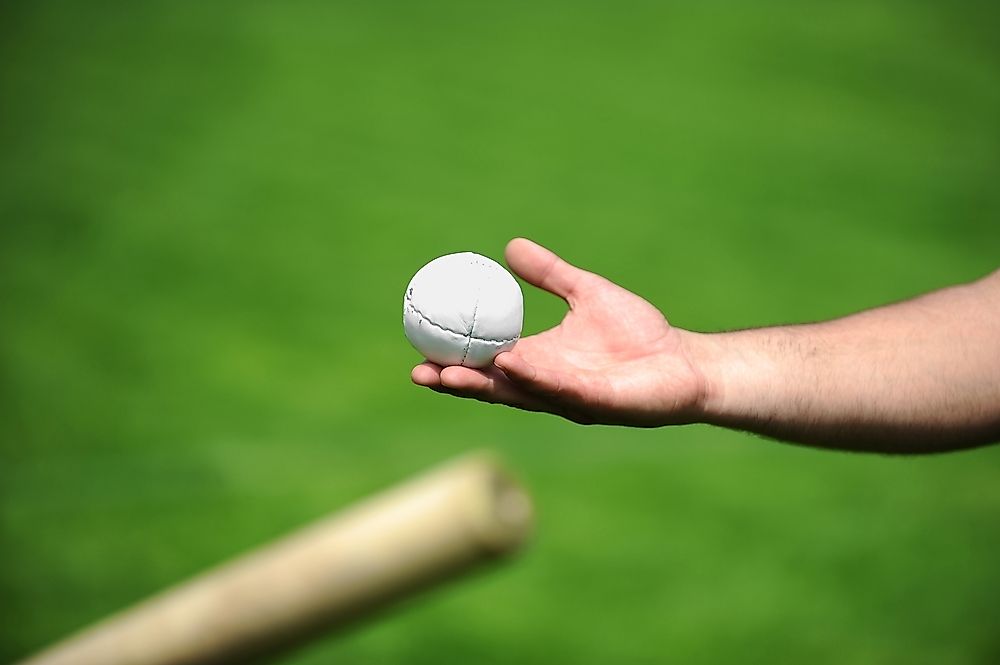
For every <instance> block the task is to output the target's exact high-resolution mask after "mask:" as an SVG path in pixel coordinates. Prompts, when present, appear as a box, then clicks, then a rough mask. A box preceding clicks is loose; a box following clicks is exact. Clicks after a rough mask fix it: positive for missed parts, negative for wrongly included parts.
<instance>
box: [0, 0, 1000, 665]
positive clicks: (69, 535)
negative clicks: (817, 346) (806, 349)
mask: <svg viewBox="0 0 1000 665" xmlns="http://www.w3.org/2000/svg"><path fill="white" fill-rule="evenodd" d="M998 24H1000V13H998V11H997V10H996V5H995V4H994V3H985V2H984V3H973V2H956V3H922V2H885V1H877V2H863V1H857V2H837V3H834V2H823V3H793V2H787V3H786V2H760V3H739V2H707V3H658V2H656V3H652V2H651V3H617V4H615V3H590V2H564V3H563V2H559V3H555V2H553V3H530V2H525V3H520V2H516V3H437V2H421V3H403V2H382V3H314V4H311V3H304V2H288V3H270V4H268V3H194V2H144V3H101V4H99V5H94V4H92V3H62V2H53V3H27V2H24V3H16V2H5V3H3V5H0V661H7V660H11V659H13V658H15V657H18V656H20V655H23V654H25V653H27V652H29V651H30V650H32V649H35V648H38V647H40V646H42V645H43V644H45V643H47V642H50V641H51V640H53V639H55V638H57V637H59V636H61V635H63V634H64V633H66V632H67V631H70V630H73V629H75V628H77V627H79V626H81V625H83V624H85V623H87V622H89V621H91V620H94V619H97V618H99V617H101V616H103V615H105V614H107V613H109V612H111V611H113V610H116V609H118V608H120V607H122V606H124V605H126V604H128V603H131V602H133V601H135V600H137V599H139V598H142V597H144V596H145V595H147V594H149V593H150V592H153V591H155V590H157V589H160V588H161V587H163V586H165V585H168V584H171V583H173V582H176V581H178V580H180V579H183V578H184V577H186V576H188V575H190V574H192V573H194V572H196V571H198V570H200V569H202V568H203V567H205V566H207V565H210V564H213V563H216V562H218V561H220V560H222V559H224V558H226V557H228V556H230V555H232V554H234V553H236V552H239V551H241V550H243V549H245V548H247V547H250V546H253V545H255V544H257V543H260V542H262V541H264V540H266V539H269V538H271V537H274V536H277V535H279V534H281V533H284V532H286V531H288V530H289V529H292V528H294V527H296V526H297V525H299V524H302V523H304V522H307V521H309V520H311V519H313V518H316V517H318V516H320V515H323V514H325V513H327V512H328V511H330V510H332V509H335V508H336V507H338V506H341V505H344V504H346V503H349V502H350V501H352V500H354V499H356V498H357V497H360V496H363V495H365V494H366V493H368V492H370V491H373V490H376V489H378V488H381V487H383V486H386V485H388V484H391V483H393V482H395V481H397V480H399V479H401V478H404V477H406V476H408V475H410V474H412V473H413V472H415V471H418V470H420V469H423V468H425V467H428V466H430V465H432V464H434V463H437V462H438V461H440V460H443V459H446V458H448V457H450V456H452V455H455V454H458V453H460V452H463V451H465V450H468V449H470V448H478V447H490V448H493V449H495V450H497V451H499V452H500V453H501V454H502V455H503V456H505V457H506V458H507V460H508V461H509V462H510V463H511V465H512V466H513V467H515V468H516V469H518V470H519V471H520V473H521V475H522V477H523V479H524V481H525V482H526V483H527V484H528V485H530V487H531V488H532V490H533V493H534V495H535V497H536V499H537V504H538V510H539V520H540V523H539V527H538V532H537V537H536V538H535V540H534V542H533V545H532V547H531V549H530V550H529V551H528V552H527V553H526V555H525V556H524V557H523V558H521V559H519V560H518V561H517V562H516V563H515V564H513V565H511V566H507V567H504V568H501V569H497V570H495V571H491V572H489V573H486V574H481V575H478V576H475V577H474V578H473V579H472V580H471V581H466V582H463V583H461V584H456V585H453V586H451V587H449V588H448V589H446V590H444V591H443V592H441V593H435V594H433V595H432V596H429V597H426V598H425V599H422V600H421V601H419V602H413V603H410V604H409V605H408V606H407V607H405V608H404V609H402V610H401V611H397V612H393V613H391V614H390V615H389V616H387V617H385V619H384V620H383V621H381V622H378V623H376V624H372V625H370V626H368V627H366V628H364V629H363V630H361V631H359V632H355V633H351V634H350V635H346V636H343V637H341V638H340V639H331V640H327V641H324V642H321V643H320V644H318V645H315V646H313V647H311V648H309V649H307V650H304V651H302V652H300V653H298V654H295V655H293V656H291V657H289V658H288V659H287V660H285V661H283V662H287V663H294V664H299V665H306V664H311V663H326V662H354V663H442V662H455V663H473V662H475V663H524V664H530V663H553V662H563V663H570V662H572V663H595V664H596V663H609V662H612V663H613V662H621V663H654V662H655V663H733V662H769V663H803V662H810V663H831V664H832V663H838V664H844V663H848V664H850V663H876V662H877V663H907V664H909V665H916V664H920V663H945V662H947V663H987V662H997V660H998V659H1000V637H998V636H1000V605H998V600H997V599H998V594H1000V566H998V565H997V561H998V554H1000V481H998V479H1000V449H983V450H979V451H972V452H966V453H961V454H954V455H947V456H938V457H928V458H919V459H890V458H883V457H877V456H861V455H848V454H837V453H829V452H818V451H811V450H806V449H801V448H796V447H792V446H783V445H779V444H775V443H772V442H768V441H764V440H760V439H756V438H753V437H750V436H746V435H742V434H738V433H732V432H726V431H722V430H718V429H711V428H707V427H687V428H678V429H661V430H653V431H634V430H625V429H615V428H602V427H594V428H585V427H580V426H576V425H573V424H571V423H567V422H563V421H560V420H557V419H555V418H552V417H547V416H543V415H537V414H525V413H519V412H515V411H511V410H505V409H503V408H500V407H494V406H487V405H481V404H476V403H471V402H465V401H460V400H455V399H450V398H446V397H443V396H439V395H436V394H433V393H431V392H429V391H422V390H419V389H417V388H415V387H413V386H411V385H410V383H409V378H408V372H409V369H410V367H411V365H412V364H413V363H414V362H415V361H416V360H417V359H418V356H417V354H416V353H415V352H414V351H413V350H412V349H411V348H410V347H409V346H408V345H407V343H406V341H405V339H404V337H403V334H402V329H401V325H400V318H401V298H402V292H403V288H404V286H405V285H406V282H407V281H408V280H409V278H410V276H411V275H412V274H413V272H415V271H416V269H417V268H419V267H420V266H421V265H422V264H423V263H424V262H426V261H427V260H429V259H430V258H432V257H434V256H438V255H440V254H444V253H448V252H453V251H460V250H474V251H478V252H481V253H484V254H487V255H490V256H493V257H496V258H499V257H500V256H501V255H502V249H503V245H504V243H505V242H506V240H507V239H509V238H511V237H513V236H515V235H525V236H529V237H532V238H535V239H537V240H539V241H541V242H543V243H545V244H547V245H549V246H551V247H552V248H554V249H556V250H557V251H559V252H561V253H563V254H564V255H565V256H566V257H567V258H568V259H569V260H571V261H574V262H576V263H578V264H580V265H582V266H585V267H587V268H590V269H592V270H596V271H598V272H601V273H603V274H605V275H607V276H608V277H610V278H611V279H613V280H615V281H617V282H619V283H621V284H623V285H625V286H627V287H629V288H631V289H633V290H635V291H636V292H638V293H639V294H641V295H643V296H644V297H646V298H647V299H649V300H651V301H652V302H654V303H655V304H657V305H658V306H659V307H661V308H662V309H663V310H664V311H665V312H666V313H667V315H668V317H669V318H670V319H671V320H672V321H673V322H674V323H675V324H677V325H680V326H683V327H686V328H691V329H696V330H719V329H725V328H736V327H742V326H752V325H763V324H769V323H779V322H788V321H803V320H815V319H821V318H826V317H833V316H837V315H840V314H844V313H847V312H850V311H853V310H856V309H859V308H863V307H868V306H873V305H877V304H880V303H884V302H887V301H891V300H896V299H901V298H905V297H908V296H911V295H914V294H917V293H919V292H922V291H924V290H928V289H931V288H934V287H937V286H942V285H945V284H949V283H954V282H958V281H962V280H969V279H972V278H975V277H977V276H980V275H982V274H984V273H986V272H988V271H990V270H992V269H994V268H995V267H996V266H997V264H998V263H1000V259H998V256H1000V253H998V247H1000V187H998V183H1000V120H998V119H1000V42H998V41H997V39H996V31H997V26H998ZM561 312H562V309H561V305H560V303H559V302H557V301H555V300H554V299H552V298H551V297H548V296H546V295H544V294H539V293H536V292H528V293H526V328H527V330H528V332H533V331H537V330H541V329H543V328H546V327H548V326H549V325H551V324H552V323H554V322H555V321H557V320H558V319H559V317H560V315H561Z"/></svg>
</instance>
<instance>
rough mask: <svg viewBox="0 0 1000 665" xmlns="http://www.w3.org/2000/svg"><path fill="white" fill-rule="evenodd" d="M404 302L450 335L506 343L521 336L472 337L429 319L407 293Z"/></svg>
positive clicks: (478, 340) (428, 321)
mask: <svg viewBox="0 0 1000 665" xmlns="http://www.w3.org/2000/svg"><path fill="white" fill-rule="evenodd" d="M406 302H408V303H409V304H410V309H412V310H413V311H414V312H416V313H417V316H419V317H420V318H421V319H423V320H424V321H426V322H427V323H429V324H431V325H432V326H434V327H435V328H437V329H438V330H443V331H444V332H446V333H451V334H452V335H458V336H459V337H465V336H466V335H468V336H469V338H470V339H473V340H475V341H477V342H486V343H487V344H506V343H507V342H514V341H517V340H518V339H520V338H521V335H520V334H517V335H514V336H513V337H508V338H507V339H491V338H489V337H473V336H472V335H469V334H468V333H464V332H459V331H457V330H452V329H451V328H445V327H444V326H442V325H441V324H439V323H434V322H433V321H431V320H430V319H429V318H428V317H427V315H426V314H424V313H423V312H421V311H420V310H419V309H417V307H416V305H414V304H413V298H412V297H411V296H410V294H409V293H407V294H406Z"/></svg>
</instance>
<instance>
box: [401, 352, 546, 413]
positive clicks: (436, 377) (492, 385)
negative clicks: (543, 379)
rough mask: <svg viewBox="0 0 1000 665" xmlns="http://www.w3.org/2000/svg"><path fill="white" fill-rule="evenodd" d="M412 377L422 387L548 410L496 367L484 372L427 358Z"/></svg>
mask: <svg viewBox="0 0 1000 665" xmlns="http://www.w3.org/2000/svg"><path fill="white" fill-rule="evenodd" d="M410 378H411V379H412V380H413V382H414V383H415V384H417V385H419V386H424V387H427V388H430V389H431V390H434V391H435V392H439V393H445V394H447V395H454V396H455V397H465V398H470V399H475V400H479V401H480V402H489V403H490V404H506V405H508V406H513V407H516V408H519V409H524V410H526V411H545V410H547V409H545V408H543V405H542V403H541V401H540V400H538V399H536V398H535V397H533V396H532V395H530V394H528V393H526V392H525V391H523V390H520V389H518V388H517V387H516V386H514V385H513V384H511V382H510V381H508V380H507V378H506V377H505V376H504V375H503V373H502V372H499V371H497V370H496V369H493V370H486V371H482V370H476V369H472V368H470V367H461V366H457V365H456V366H451V367H441V366H440V365H437V364H435V363H432V362H430V361H426V362H423V363H421V364H419V365H417V366H416V367H414V368H413V370H412V371H411V372H410Z"/></svg>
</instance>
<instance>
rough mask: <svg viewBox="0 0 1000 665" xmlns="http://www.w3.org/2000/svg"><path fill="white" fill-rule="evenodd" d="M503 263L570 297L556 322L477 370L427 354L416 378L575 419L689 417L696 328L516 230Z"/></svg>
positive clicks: (693, 403) (697, 399) (697, 401)
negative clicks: (676, 322) (680, 324)
mask: <svg viewBox="0 0 1000 665" xmlns="http://www.w3.org/2000/svg"><path fill="white" fill-rule="evenodd" d="M505 257H506V259H507V264H508V265H509V266H510V268H511V269H512V270H513V271H514V272H515V273H516V274H517V275H518V276H520V277H521V278H522V279H524V280H525V281H526V282H528V283H529V284H533V285H534V286H537V287H539V288H542V289H544V290H546V291H548V292H550V293H552V294H554V295H556V296H559V297H560V298H563V299H564V300H565V301H566V302H567V303H568V305H569V311H568V312H567V313H566V316H565V317H564V318H563V320H562V322H561V323H560V324H559V325H557V326H556V327H554V328H551V329H549V330H546V331H545V332H542V333H539V334H537V335H531V336H529V337H525V338H523V339H521V340H520V341H518V343H517V344H516V345H515V346H514V348H513V350H511V351H509V352H506V353H501V354H500V355H498V356H497V357H496V359H495V360H494V366H493V367H489V368H486V369H484V370H475V369H471V368H468V367H461V366H452V367H444V368H442V367H441V366H439V365H436V364H434V363H432V362H429V361H428V362H424V363H422V364H420V365H417V366H416V367H414V368H413V372H412V373H411V378H412V379H413V382H414V383H416V384H418V385H421V386H426V387H428V388H431V389H432V390H436V391H438V392H442V393H447V394H450V395H455V396H458V397H468V398H472V399H477V400H480V401H483V402H491V403H499V404H506V405H509V406H513V407H517V408H520V409H525V410H528V411H545V412H548V413H554V414H556V415H560V416H562V417H564V418H568V419H569V420H572V421H574V422H578V423H582V424H608V425H612V424H614V425H638V426H647V427H655V426H659V425H667V424H681V423H689V422H695V421H696V420H697V419H698V416H699V415H700V410H701V405H702V402H703V400H704V396H705V393H706V389H705V380H704V378H703V377H702V375H701V374H700V372H698V370H697V369H696V367H695V366H694V364H693V363H692V362H691V361H690V360H689V352H688V348H687V347H688V345H689V344H690V343H691V342H692V339H693V336H694V334H693V333H688V332H687V331H684V330H680V329H678V328H673V327H671V326H670V324H669V323H667V320H666V319H665V318H664V317H663V315H662V314H661V313H660V312H659V311H658V310H657V309H656V308H655V307H653V306H652V305H651V304H649V303H648V302H646V301H645V300H643V299H642V298H640V297H639V296H637V295H635V294H634V293H631V292H629V291H626V290H625V289H623V288H621V287H620V286H618V285H616V284H613V283H612V282H610V281H608V280H606V279H604V278H603V277H601V276H599V275H595V274H593V273H590V272H586V271H584V270H581V269H579V268H576V267H574V266H572V265H570V264H569V263H567V262H565V261H563V260H562V259H561V258H559V257H558V256H556V255H555V254H554V253H552V252H550V251H549V250H547V249H545V248H544V247H542V246H540V245H538V244H536V243H533V242H531V241H530V240H525V239H524V238H516V239H514V240H512V241H510V243H509V244H508V245H507V250H506V252H505Z"/></svg>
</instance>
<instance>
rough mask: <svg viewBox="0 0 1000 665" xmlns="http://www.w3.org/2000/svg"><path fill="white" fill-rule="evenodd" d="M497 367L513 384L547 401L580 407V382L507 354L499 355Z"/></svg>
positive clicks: (581, 397)
mask: <svg viewBox="0 0 1000 665" xmlns="http://www.w3.org/2000/svg"><path fill="white" fill-rule="evenodd" d="M493 364H494V365H496V366H497V367H498V368H499V369H500V371H502V372H503V373H504V375H505V376H506V377H507V378H508V379H510V380H511V382H512V383H513V384H514V385H516V386H518V387H520V388H522V389H523V390H525V391H526V392H529V393H531V394H533V395H536V396H538V397H540V398H542V399H544V400H546V401H551V402H555V403H556V404H560V405H563V406H573V407H577V406H580V405H581V404H582V403H583V402H584V395H583V393H582V391H581V388H580V385H579V382H578V381H574V380H572V379H570V378H569V377H568V376H567V375H565V374H563V373H561V372H556V371H553V370H550V369H546V368H544V367H538V366H536V365H532V364H530V363H528V362H527V361H526V360H525V359H524V358H522V357H520V356H518V355H517V354H514V353H510V352H506V353H501V354H500V355H498V356H497V357H496V358H495V359H494V360H493Z"/></svg>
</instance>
